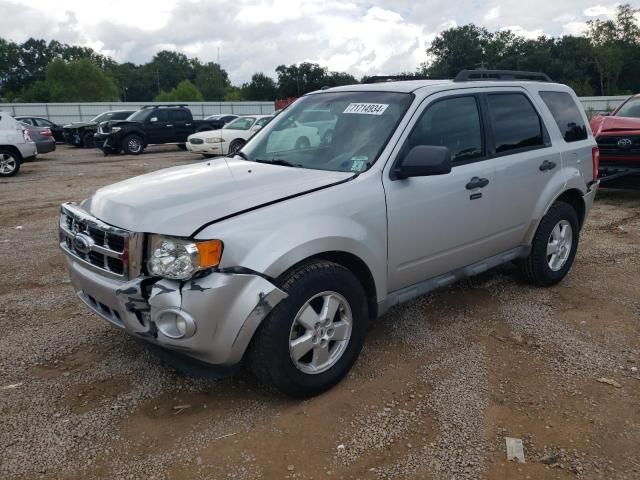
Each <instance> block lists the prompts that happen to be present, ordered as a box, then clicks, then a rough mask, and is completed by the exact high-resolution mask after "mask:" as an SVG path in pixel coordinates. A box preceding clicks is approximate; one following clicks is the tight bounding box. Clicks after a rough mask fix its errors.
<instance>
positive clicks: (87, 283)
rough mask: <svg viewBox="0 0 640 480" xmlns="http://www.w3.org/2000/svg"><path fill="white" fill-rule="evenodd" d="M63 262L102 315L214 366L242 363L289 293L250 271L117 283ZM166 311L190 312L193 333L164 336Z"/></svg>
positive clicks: (78, 289)
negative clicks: (162, 319)
mask: <svg viewBox="0 0 640 480" xmlns="http://www.w3.org/2000/svg"><path fill="white" fill-rule="evenodd" d="M67 265H68V267H69V272H70V275H71V283H72V284H73V287H74V289H75V291H76V293H77V294H78V296H79V297H80V299H81V300H82V301H83V302H84V303H85V304H86V305H87V306H88V307H89V308H91V310H93V311H94V312H95V313H97V314H98V315H100V316H101V317H102V318H104V319H105V320H107V321H109V322H111V323H113V324H114V325H116V326H118V327H120V328H123V329H124V330H126V331H127V332H128V333H130V334H131V335H134V336H136V337H137V338H141V339H144V340H146V341H149V342H152V343H154V344H156V345H159V346H161V347H164V348H167V349H170V350H175V351H177V352H181V353H183V354H185V355H188V356H190V357H193V358H196V359H198V360H202V361H204V362H207V363H211V364H215V365H235V364H237V363H238V362H240V360H241V359H242V356H243V355H244V352H245V350H246V349H247V346H248V345H249V342H250V340H251V337H252V336H253V333H254V332H255V330H256V328H257V327H258V326H259V325H260V322H262V320H263V319H264V318H265V317H266V316H267V315H268V314H269V312H270V311H271V310H272V309H273V308H274V307H275V306H276V305H277V304H278V303H279V302H280V301H281V300H282V299H284V298H286V296H287V295H286V293H285V292H283V291H282V290H280V289H279V288H277V287H276V286H275V285H273V284H272V283H271V282H269V281H268V280H267V279H265V278H263V277H261V276H259V275H252V274H236V273H221V272H213V273H210V274H209V275H206V276H204V277H201V278H198V279H192V280H188V281H185V282H179V281H174V280H166V279H162V280H158V281H155V283H154V279H151V278H147V277H140V278H137V279H134V280H131V281H128V282H121V281H118V280H113V279H110V278H106V277H104V276H102V275H100V274H99V273H96V272H94V271H91V270H89V269H87V268H85V267H84V266H83V265H81V264H79V263H78V262H75V261H74V260H73V259H71V258H68V257H67ZM145 292H146V293H145ZM166 310H170V311H171V310H173V311H176V310H179V311H181V312H184V313H186V314H187V315H189V316H191V317H192V318H193V319H194V320H195V322H196V331H195V333H194V334H193V335H192V336H191V337H189V338H183V339H173V338H169V337H167V336H164V335H163V334H162V332H160V331H158V329H157V328H156V321H157V319H158V318H159V315H161V314H162V313H163V312H164V311H166Z"/></svg>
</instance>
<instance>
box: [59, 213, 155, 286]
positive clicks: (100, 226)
mask: <svg viewBox="0 0 640 480" xmlns="http://www.w3.org/2000/svg"><path fill="white" fill-rule="evenodd" d="M58 226H59V231H60V248H61V249H62V250H63V251H64V252H65V253H66V254H67V255H69V256H70V257H72V258H73V259H74V260H75V261H78V262H80V263H82V265H83V266H84V267H86V268H88V269H90V270H93V271H95V272H98V273H100V274H101V275H105V276H108V277H111V278H115V279H119V280H128V279H130V278H135V277H137V276H139V275H140V271H141V260H142V248H143V234H140V233H135V232H130V231H128V230H124V229H121V228H117V227H114V226H112V225H109V224H107V223H104V222H102V221H101V220H98V219H97V218H95V217H93V216H92V215H89V214H88V213H87V212H85V211H84V210H82V209H81V208H79V207H78V206H77V205H75V204H73V203H65V204H63V205H62V206H61V208H60V220H59V224H58ZM76 237H82V238H83V239H84V240H85V242H84V243H85V244H86V245H85V247H86V250H85V251H80V250H78V248H79V246H77V244H75V243H74V240H76Z"/></svg>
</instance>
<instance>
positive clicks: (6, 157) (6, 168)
mask: <svg viewBox="0 0 640 480" xmlns="http://www.w3.org/2000/svg"><path fill="white" fill-rule="evenodd" d="M19 171H20V157H19V156H18V155H17V154H16V153H15V152H12V151H11V150H7V149H4V148H1V149H0V177H13V176H14V175H17V173H18V172H19Z"/></svg>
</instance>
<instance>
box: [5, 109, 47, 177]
mask: <svg viewBox="0 0 640 480" xmlns="http://www.w3.org/2000/svg"><path fill="white" fill-rule="evenodd" d="M37 154H38V152H37V150H36V144H35V143H33V142H32V141H31V137H30V136H29V132H28V131H27V129H26V128H25V127H24V126H23V125H22V124H21V123H20V122H18V121H17V120H15V119H14V118H13V117H12V116H11V115H10V114H9V113H8V112H0V177H11V176H13V175H15V174H16V173H18V171H19V170H20V164H21V163H22V161H23V160H26V159H29V158H32V157H35V156H36V155H37Z"/></svg>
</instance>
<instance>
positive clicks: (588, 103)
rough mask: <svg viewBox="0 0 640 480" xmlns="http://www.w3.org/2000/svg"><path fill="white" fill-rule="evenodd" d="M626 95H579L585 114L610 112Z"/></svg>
mask: <svg viewBox="0 0 640 480" xmlns="http://www.w3.org/2000/svg"><path fill="white" fill-rule="evenodd" d="M627 98H629V97H628V96H622V97H580V103H582V106H583V107H584V109H585V110H586V112H587V114H590V115H591V114H596V113H604V112H611V111H612V110H614V109H615V108H616V107H617V106H618V105H620V104H621V103H622V102H624V101H625V100H626V99H627Z"/></svg>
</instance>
